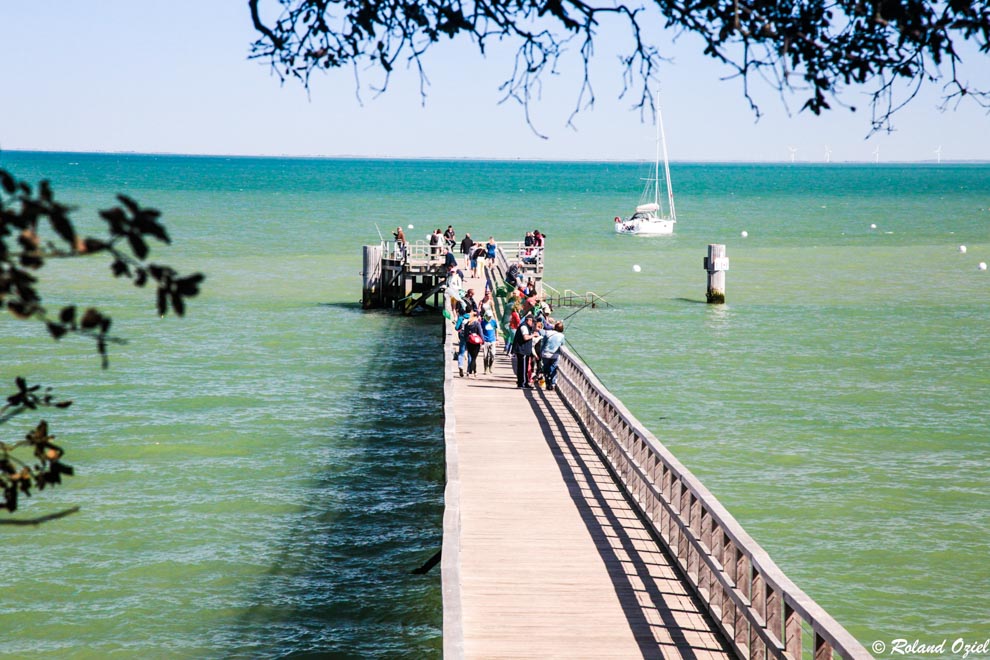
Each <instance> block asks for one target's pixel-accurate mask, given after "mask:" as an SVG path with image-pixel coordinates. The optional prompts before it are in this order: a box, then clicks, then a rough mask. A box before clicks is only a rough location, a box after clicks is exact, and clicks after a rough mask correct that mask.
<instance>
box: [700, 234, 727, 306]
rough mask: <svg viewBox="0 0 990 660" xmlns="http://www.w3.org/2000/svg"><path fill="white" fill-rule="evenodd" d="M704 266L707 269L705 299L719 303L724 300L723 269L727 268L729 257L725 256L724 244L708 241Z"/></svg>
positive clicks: (712, 302)
mask: <svg viewBox="0 0 990 660" xmlns="http://www.w3.org/2000/svg"><path fill="white" fill-rule="evenodd" d="M704 266H705V270H706V271H708V290H707V292H706V293H705V299H706V300H707V301H708V302H709V304H716V305H721V304H723V303H724V302H725V271H727V270H729V258H728V257H727V256H725V246H724V245H719V244H717V243H710V244H709V245H708V256H707V257H705V261H704Z"/></svg>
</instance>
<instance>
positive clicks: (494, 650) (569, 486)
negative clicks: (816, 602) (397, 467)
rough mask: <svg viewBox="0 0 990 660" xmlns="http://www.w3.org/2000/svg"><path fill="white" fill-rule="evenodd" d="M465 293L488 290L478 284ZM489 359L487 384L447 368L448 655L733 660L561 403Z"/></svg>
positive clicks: (501, 359) (500, 360) (503, 361)
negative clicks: (453, 515) (454, 630)
mask: <svg viewBox="0 0 990 660" xmlns="http://www.w3.org/2000/svg"><path fill="white" fill-rule="evenodd" d="M466 286H472V287H474V288H475V289H476V290H477V291H483V290H484V284H483V282H481V281H480V280H473V281H470V282H469V283H467V285H466ZM499 348H500V350H499V352H498V357H497V359H496V364H495V373H494V374H492V375H484V374H479V375H478V377H477V378H466V377H465V378H461V377H459V376H458V375H457V369H456V367H455V368H454V369H453V370H452V371H448V373H453V376H452V380H453V382H452V384H451V385H452V386H451V387H450V388H449V389H448V393H449V395H450V396H451V398H452V402H448V407H447V410H448V413H449V411H450V410H451V409H452V410H453V412H454V417H455V420H454V422H455V423H454V427H455V432H454V438H455V443H456V456H457V470H458V475H457V479H458V487H459V494H458V498H457V499H458V502H457V505H458V506H459V524H460V537H459V554H458V562H457V564H458V565H457V571H458V580H457V584H456V586H455V588H457V589H458V591H459V615H460V621H459V633H460V634H462V636H463V641H462V646H461V645H458V646H459V648H457V653H456V654H460V653H462V654H463V657H466V658H523V657H525V658H554V657H556V658H638V657H644V658H661V657H663V658H716V657H718V658H723V657H731V656H732V654H731V652H730V651H729V649H728V647H727V646H726V645H725V643H724V642H723V638H722V636H721V635H720V634H719V633H718V632H716V630H717V629H716V626H715V624H714V623H713V622H712V621H711V619H710V617H709V615H708V614H707V613H706V612H705V609H704V607H703V606H702V605H701V604H700V603H699V602H698V601H697V600H696V599H695V598H694V597H693V596H692V595H691V589H690V588H689V587H688V586H687V585H686V584H685V583H684V582H683V581H682V579H681V578H680V576H679V575H678V573H677V571H676V570H675V569H674V568H673V567H672V565H671V562H670V561H669V559H668V557H667V556H666V555H665V554H664V553H663V552H661V551H659V550H658V547H657V544H656V542H655V541H654V540H653V538H652V537H651V535H650V533H649V532H648V531H647V528H646V527H645V526H644V525H643V523H642V522H641V520H640V519H639V517H638V516H637V515H636V513H635V512H634V511H633V510H632V508H631V507H630V506H629V504H628V502H627V501H626V499H625V497H624V496H623V494H622V492H621V491H620V490H619V488H618V487H617V486H616V484H615V483H614V481H613V479H612V478H611V476H610V473H609V471H608V470H607V468H606V467H605V465H604V464H603V463H602V461H601V460H600V459H599V456H598V454H596V452H595V451H594V450H593V449H592V447H591V445H590V444H589V441H588V440H587V438H586V437H585V435H584V433H583V432H582V430H581V428H580V426H579V424H578V422H577V420H576V419H575V418H574V417H573V415H572V414H571V412H570V411H569V410H568V408H567V407H566V406H565V405H564V403H563V401H562V400H561V399H560V397H559V396H558V395H557V393H556V392H546V391H543V390H535V389H534V390H520V389H517V388H516V383H515V376H514V375H513V372H512V367H511V363H510V361H509V358H508V357H507V356H505V355H503V353H502V351H501V346H500V347H499ZM449 358H450V356H449V355H448V356H447V359H449ZM445 554H446V553H445ZM445 559H446V557H445ZM446 597H447V595H446V594H445V598H446ZM455 627H456V626H455ZM446 648H447V649H448V653H447V655H448V656H449V655H451V653H450V649H451V648H452V647H450V646H448V647H446Z"/></svg>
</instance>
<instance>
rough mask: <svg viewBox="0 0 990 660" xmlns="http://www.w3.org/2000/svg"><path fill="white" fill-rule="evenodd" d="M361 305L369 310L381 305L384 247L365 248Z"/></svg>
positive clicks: (367, 246) (370, 246) (371, 246)
mask: <svg viewBox="0 0 990 660" xmlns="http://www.w3.org/2000/svg"><path fill="white" fill-rule="evenodd" d="M361 276H362V281H361V305H362V306H363V307H364V308H365V309H368V308H369V307H375V306H377V305H380V304H381V284H382V281H381V280H382V246H381V245H365V246H364V268H363V270H362V271H361Z"/></svg>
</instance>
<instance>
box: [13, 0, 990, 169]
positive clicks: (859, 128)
mask: <svg viewBox="0 0 990 660" xmlns="http://www.w3.org/2000/svg"><path fill="white" fill-rule="evenodd" d="M0 26H2V28H0V29H2V31H3V38H2V39H0V62H2V63H3V75H2V88H0V89H2V91H0V148H2V149H24V150H48V151H62V150H65V151H136V152H168V153H187V154H266V155H283V154H284V155H312V156H321V155H322V156H338V155H358V156H394V157H469V158H510V159H511V158H524V159H561V160H571V159H603V160H640V159H651V158H652V149H653V145H652V140H653V127H652V124H651V123H650V122H651V120H650V119H647V120H646V123H645V124H644V123H641V120H640V116H639V114H638V113H637V112H635V111H633V110H631V109H630V107H631V101H630V99H628V98H627V99H619V98H618V95H619V91H620V89H621V80H620V75H621V72H620V69H619V67H618V65H617V64H616V63H615V58H614V56H613V53H614V50H612V51H610V50H609V49H610V48H612V49H614V48H615V47H616V45H618V44H620V42H621V38H622V37H621V35H619V34H616V33H614V32H613V33H608V34H606V35H605V36H606V39H605V40H604V41H603V43H602V46H600V47H599V53H601V58H600V60H599V61H598V62H597V64H596V67H595V71H594V72H593V76H594V77H593V80H592V82H593V84H594V85H595V92H596V97H597V101H596V104H595V107H594V109H593V110H591V111H586V112H584V113H582V114H581V115H579V116H578V117H577V119H576V124H577V128H578V130H577V131H574V130H572V129H571V128H568V127H566V126H565V123H566V120H567V117H568V115H569V114H570V110H571V109H572V108H573V107H574V103H575V100H576V97H577V93H578V90H579V79H578V77H577V70H576V68H575V67H573V66H571V67H570V68H569V69H568V68H566V67H565V69H564V70H563V71H562V73H561V75H559V76H556V77H554V78H553V79H551V80H548V81H547V84H546V85H545V86H544V88H543V94H542V99H541V100H539V101H537V102H536V103H535V104H534V107H533V114H534V119H535V122H536V124H537V125H538V127H539V128H540V129H541V130H542V131H543V132H544V133H545V134H546V135H547V136H549V139H547V140H543V139H540V138H538V137H536V136H535V135H534V134H533V133H532V131H531V130H530V129H529V127H527V125H526V123H525V120H524V117H523V114H522V111H521V109H520V108H519V107H518V106H517V105H515V104H512V103H506V104H502V105H499V103H498V100H499V92H498V85H499V83H500V82H501V81H502V80H503V79H504V78H505V76H507V75H508V72H509V67H510V64H511V62H510V60H509V59H508V57H509V56H510V55H511V53H508V52H505V51H502V52H500V51H499V50H498V49H497V48H494V49H493V50H492V52H491V54H490V55H489V57H488V58H487V59H483V58H482V57H481V56H480V55H479V54H477V52H476V51H475V50H473V49H472V46H470V44H468V43H467V42H464V43H463V44H449V43H448V44H444V45H442V46H441V47H439V48H436V49H435V51H434V52H431V54H430V55H429V58H428V60H427V63H426V64H427V74H428V75H429V76H430V82H431V85H430V87H429V88H428V90H427V93H428V97H427V99H426V104H425V107H424V106H423V105H422V103H421V99H420V96H419V80H418V77H417V75H416V73H415V72H414V71H411V70H410V71H407V70H404V69H400V70H398V71H397V72H396V74H395V76H394V77H393V80H392V84H391V87H390V89H389V91H388V92H387V93H386V94H384V95H383V96H379V97H376V96H375V95H374V94H373V93H372V92H371V91H369V90H368V89H367V84H369V83H372V82H374V75H375V74H373V73H372V74H366V75H365V80H364V82H365V83H366V85H365V87H364V89H363V90H362V98H363V105H362V104H359V103H358V101H357V99H356V95H355V83H354V76H353V72H352V71H351V70H345V71H337V72H332V73H330V74H327V75H320V74H317V75H316V77H315V78H314V80H313V83H312V85H311V90H310V92H309V93H307V92H306V91H305V90H304V89H302V87H301V86H300V85H298V84H296V83H293V82H288V83H286V84H285V86H280V85H279V82H278V80H277V78H275V77H273V76H271V75H270V74H269V71H268V69H267V68H266V67H265V66H264V65H263V64H262V63H260V62H258V61H249V60H247V54H248V48H249V44H250V42H251V40H252V38H253V35H254V32H253V29H252V27H251V24H250V17H249V13H248V10H247V2H245V1H243V0H241V1H237V2H232V1H229V0H228V1H225V2H201V1H197V2H193V1H191V0H172V1H164V0H163V1H158V0H155V1H147V2H145V1H141V2H134V1H133V0H127V1H123V0H101V1H100V2H87V3H77V2H59V1H56V0H23V1H20V2H17V1H14V0H4V1H3V2H0ZM671 37H672V35H669V34H663V33H662V34H661V41H662V43H666V44H667V45H668V49H669V50H668V52H669V53H670V54H671V55H672V56H673V57H674V62H673V63H672V64H670V65H668V66H666V67H665V68H664V69H662V70H661V72H660V87H661V92H662V94H663V117H664V124H665V127H666V131H667V141H668V146H669V150H670V157H671V159H672V160H674V161H677V160H695V161H718V160H754V161H785V160H789V159H790V151H789V147H795V148H796V149H797V151H796V154H795V157H796V160H798V161H813V162H821V161H823V160H824V155H825V146H826V145H828V146H829V147H831V149H832V160H833V161H872V160H873V159H874V155H873V154H874V150H875V149H876V148H877V147H879V157H880V160H881V161H923V160H932V159H934V158H935V153H934V150H935V148H936V147H938V146H939V145H941V147H942V158H943V159H944V160H990V130H988V129H990V117H988V115H987V113H986V112H985V111H984V110H983V109H981V108H979V107H978V106H976V104H973V103H964V104H963V105H962V106H960V107H959V109H957V110H955V111H949V112H946V113H942V112H940V111H938V110H937V109H936V106H937V101H938V99H937V94H936V93H935V91H936V90H930V91H929V92H926V93H925V94H923V95H922V96H921V97H920V98H918V99H916V100H915V101H914V102H913V103H912V104H911V105H910V106H909V108H907V109H906V110H904V111H902V112H901V113H900V114H899V115H897V116H896V118H895V127H896V128H897V131H896V132H895V133H894V134H892V135H887V134H882V135H876V136H874V137H873V138H871V139H869V140H868V141H867V140H864V138H865V137H866V135H867V133H868V131H869V109H868V107H867V106H866V104H865V97H864V98H862V99H860V100H859V104H860V105H861V106H862V107H861V108H860V111H859V112H856V113H850V112H848V111H847V110H844V109H839V110H835V111H832V112H831V113H828V114H826V115H824V116H822V117H815V116H813V115H810V114H807V113H797V112H796V110H797V108H799V107H800V105H801V101H802V99H798V98H791V99H789V103H790V105H791V107H792V109H793V111H794V112H792V114H791V115H790V116H788V114H787V112H786V110H785V108H784V105H783V103H782V102H781V100H780V99H779V97H778V96H776V94H775V92H774V91H773V90H771V89H769V88H768V87H765V86H761V85H759V84H757V86H756V93H757V95H758V100H759V101H760V105H761V109H762V110H763V111H764V113H765V116H764V117H763V118H762V119H761V120H760V121H759V122H758V123H757V122H755V120H754V115H753V114H752V112H751V111H750V109H749V107H748V104H747V102H746V101H745V99H744V98H743V96H742V89H741V84H740V82H739V81H736V80H730V81H723V80H721V77H722V76H725V75H727V74H728V73H729V72H728V71H727V70H725V69H723V68H721V67H720V66H719V65H718V64H717V63H715V62H713V61H710V60H708V59H707V58H704V57H702V56H701V46H700V45H699V42H698V41H697V39H695V38H694V37H692V36H691V35H685V36H682V37H681V38H680V39H679V41H678V42H677V43H676V44H671V43H670V40H671ZM493 45H494V44H493ZM973 57H974V61H975V62H976V65H974V66H972V67H971V68H970V75H971V76H973V75H978V76H983V77H984V78H986V77H988V76H990V73H988V72H990V67H988V66H986V65H987V62H988V60H987V58H986V57H984V58H983V59H982V62H980V61H979V60H977V57H976V55H975V54H974V55H973ZM981 65H982V66H981ZM981 68H982V69H983V71H982V72H981V71H980V69H981ZM854 94H855V92H854ZM849 99H850V100H853V101H854V100H856V99H855V96H850V97H849Z"/></svg>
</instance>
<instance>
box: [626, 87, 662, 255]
mask: <svg viewBox="0 0 990 660" xmlns="http://www.w3.org/2000/svg"><path fill="white" fill-rule="evenodd" d="M661 153H662V154H663V172H664V177H665V178H666V181H667V206H668V211H669V212H668V213H666V214H665V213H664V209H663V206H662V205H661V204H660V155H661ZM652 181H653V201H652V202H650V203H648V204H640V205H639V206H637V207H636V212H635V213H633V214H632V216H630V217H629V218H626V219H625V220H623V219H622V218H620V217H619V216H616V217H615V221H614V223H613V224H614V225H615V231H616V233H619V234H635V235H637V236H669V235H670V234H673V233H674V223H676V222H677V213H676V211H675V210H674V189H673V188H671V187H670V165H669V163H668V162H667V138H666V136H665V135H664V132H663V118H662V117H661V116H660V96H659V95H658V96H657V157H656V161H655V163H654V167H653V179H652Z"/></svg>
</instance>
